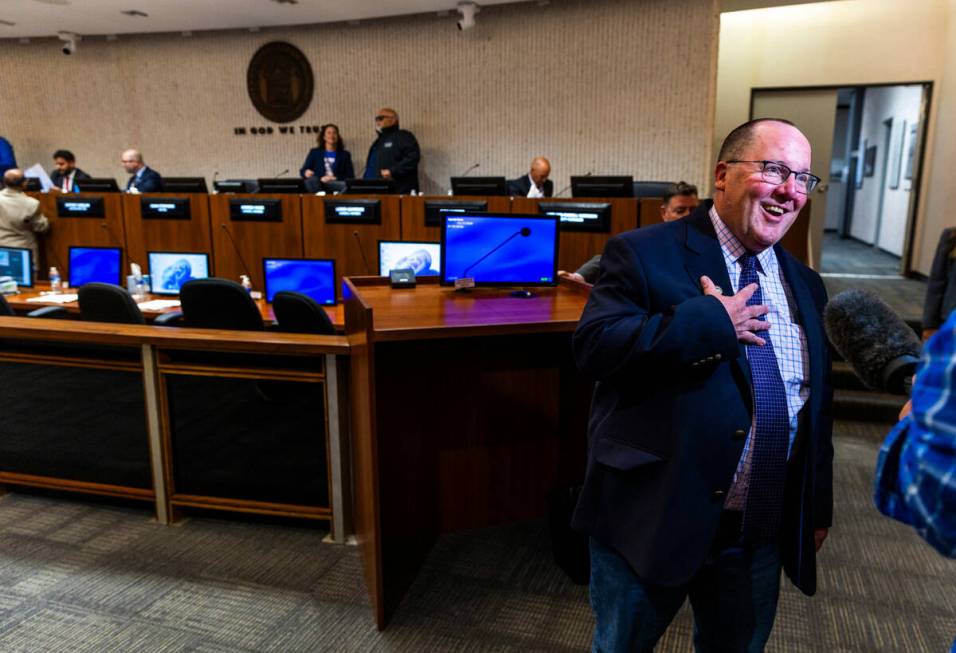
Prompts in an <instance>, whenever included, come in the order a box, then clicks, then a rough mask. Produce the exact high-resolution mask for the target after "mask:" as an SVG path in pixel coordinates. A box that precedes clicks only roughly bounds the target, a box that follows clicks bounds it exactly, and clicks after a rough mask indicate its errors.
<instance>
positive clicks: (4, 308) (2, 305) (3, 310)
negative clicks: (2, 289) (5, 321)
mask: <svg viewBox="0 0 956 653" xmlns="http://www.w3.org/2000/svg"><path fill="white" fill-rule="evenodd" d="M0 315H6V316H10V315H15V313H14V312H13V309H12V308H10V304H8V303H7V298H6V297H4V296H3V295H0Z"/></svg>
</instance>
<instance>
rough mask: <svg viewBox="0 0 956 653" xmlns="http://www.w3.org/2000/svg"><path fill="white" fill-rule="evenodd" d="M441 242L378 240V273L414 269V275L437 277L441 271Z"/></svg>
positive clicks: (386, 273) (383, 273)
mask: <svg viewBox="0 0 956 653" xmlns="http://www.w3.org/2000/svg"><path fill="white" fill-rule="evenodd" d="M440 268H441V244H440V243H413V242H398V241H394V240H380V241H378V273H379V274H380V275H382V276H383V277H385V276H388V273H389V272H390V271H392V270H409V269H410V270H414V272H415V276H416V277H437V276H438V274H439V273H440V272H441V270H440Z"/></svg>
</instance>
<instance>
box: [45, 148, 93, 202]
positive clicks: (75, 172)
mask: <svg viewBox="0 0 956 653" xmlns="http://www.w3.org/2000/svg"><path fill="white" fill-rule="evenodd" d="M53 165H54V166H55V167H54V169H53V170H51V171H50V181H52V182H53V187H54V188H56V189H57V190H59V191H63V192H64V193H75V192H77V191H76V182H78V181H83V180H84V179H89V178H90V176H89V175H88V174H86V173H85V172H83V171H82V170H80V169H79V168H77V167H76V157H75V156H73V152H70V151H69V150H57V151H56V152H54V153H53Z"/></svg>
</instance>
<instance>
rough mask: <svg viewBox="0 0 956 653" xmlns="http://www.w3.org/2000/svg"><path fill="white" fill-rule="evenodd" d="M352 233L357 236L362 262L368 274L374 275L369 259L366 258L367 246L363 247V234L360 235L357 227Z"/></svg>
mask: <svg viewBox="0 0 956 653" xmlns="http://www.w3.org/2000/svg"><path fill="white" fill-rule="evenodd" d="M352 235H353V236H355V242H356V243H358V251H359V254H361V255H362V263H364V264H365V274H366V275H367V276H372V268H371V266H370V265H369V264H368V259H367V258H365V248H364V247H362V238H361V236H359V232H358V229H356V230H355V231H353V232H352Z"/></svg>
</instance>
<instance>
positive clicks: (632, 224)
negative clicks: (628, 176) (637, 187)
mask: <svg viewBox="0 0 956 653" xmlns="http://www.w3.org/2000/svg"><path fill="white" fill-rule="evenodd" d="M550 202H559V203H561V204H577V203H581V204H597V203H602V204H603V203H608V204H610V205H611V228H610V230H609V231H608V232H607V233H594V232H584V231H565V230H562V231H561V235H560V237H559V244H558V269H559V270H567V271H569V272H573V271H574V270H577V269H578V268H579V267H581V265H583V264H584V263H585V262H586V261H588V260H589V259H590V258H591V257H592V256H594V255H595V254H600V253H601V252H602V251H604V244H605V243H606V242H607V241H608V239H610V238H611V236H615V235H617V234H619V233H622V232H624V231H630V230H631V229H636V228H637V226H638V221H637V200H635V199H631V198H626V197H625V198H622V197H616V198H604V199H602V198H594V199H591V198H574V199H565V198H556V197H555V198H552V197H548V198H541V199H532V198H528V197H515V198H514V200H513V201H512V202H511V210H512V211H513V212H515V213H538V205H539V204H541V203H550Z"/></svg>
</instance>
